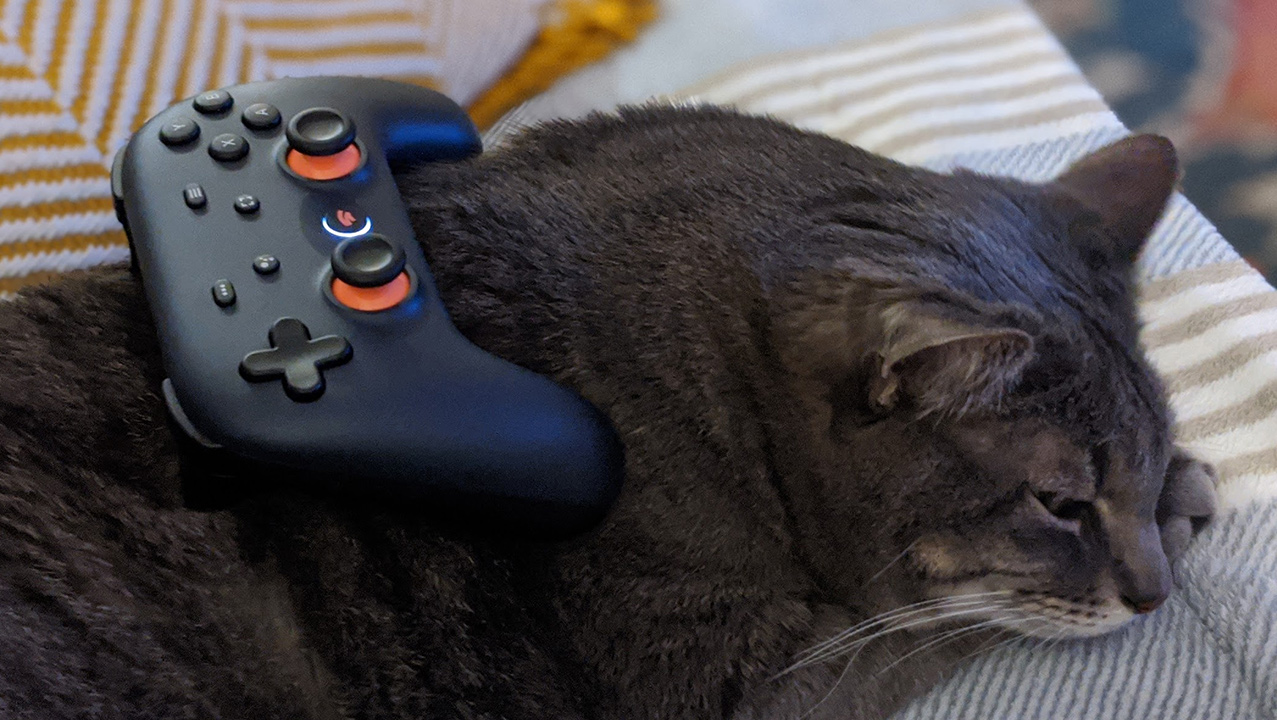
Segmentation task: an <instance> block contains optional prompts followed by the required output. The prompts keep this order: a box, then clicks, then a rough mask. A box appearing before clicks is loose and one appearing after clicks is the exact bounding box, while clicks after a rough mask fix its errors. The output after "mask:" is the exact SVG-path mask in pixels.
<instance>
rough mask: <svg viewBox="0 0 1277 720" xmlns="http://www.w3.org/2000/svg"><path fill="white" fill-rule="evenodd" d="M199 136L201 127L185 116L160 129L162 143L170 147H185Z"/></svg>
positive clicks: (167, 123)
mask: <svg viewBox="0 0 1277 720" xmlns="http://www.w3.org/2000/svg"><path fill="white" fill-rule="evenodd" d="M199 136H200V126H199V125H198V124H196V122H195V121H194V120H192V119H190V118H188V117H186V116H185V115H178V116H177V117H175V118H173V119H172V120H169V121H168V122H166V123H164V126H163V127H161V128H160V142H162V143H164V144H165V145H168V146H169V147H177V146H178V145H185V144H187V143H189V142H192V141H194V140H195V138H197V137H199Z"/></svg>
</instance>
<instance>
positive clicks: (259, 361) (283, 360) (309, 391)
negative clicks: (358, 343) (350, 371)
mask: <svg viewBox="0 0 1277 720" xmlns="http://www.w3.org/2000/svg"><path fill="white" fill-rule="evenodd" d="M267 337H268V339H269V340H270V346H271V349H270V350H255V351H253V352H251V353H249V354H247V355H245V356H244V359H243V360H241V361H240V363H239V373H240V375H242V376H243V377H244V379H245V380H248V381H250V382H262V381H265V380H273V379H275V378H283V380H284V392H285V393H287V394H288V397H290V398H292V399H293V400H296V401H298V402H307V401H310V400H315V399H317V398H319V396H320V395H322V394H323V392H324V374H323V372H321V370H323V369H325V368H330V367H333V366H336V365H340V364H342V363H344V362H346V361H347V360H350V356H351V355H352V350H351V348H350V343H349V342H347V341H346V339H345V338H342V337H338V336H336V335H325V336H324V337H321V338H316V339H314V340H311V339H310V330H309V329H307V328H306V326H305V325H304V324H303V323H302V321H300V320H298V319H296V318H280V319H279V320H276V321H275V325H274V326H272V327H271V329H270V334H269V335H268V336H267Z"/></svg>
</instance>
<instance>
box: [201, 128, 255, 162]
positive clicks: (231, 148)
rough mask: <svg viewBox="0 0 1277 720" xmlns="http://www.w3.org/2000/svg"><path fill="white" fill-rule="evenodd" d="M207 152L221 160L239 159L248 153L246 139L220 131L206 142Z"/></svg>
mask: <svg viewBox="0 0 1277 720" xmlns="http://www.w3.org/2000/svg"><path fill="white" fill-rule="evenodd" d="M208 154H209V155H212V156H213V159H214V160H218V161H221V162H232V161H234V160H239V159H240V158H242V157H244V156H245V155H247V154H248V141H247V140H245V139H244V138H243V136H241V135H235V134H233V133H222V134H221V135H218V136H217V137H215V138H213V141H212V142H210V143H209V144H208Z"/></svg>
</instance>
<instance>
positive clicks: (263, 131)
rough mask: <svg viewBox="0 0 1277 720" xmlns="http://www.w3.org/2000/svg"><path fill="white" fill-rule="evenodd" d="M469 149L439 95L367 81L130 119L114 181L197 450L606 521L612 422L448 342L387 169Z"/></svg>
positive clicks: (245, 89) (467, 501)
mask: <svg viewBox="0 0 1277 720" xmlns="http://www.w3.org/2000/svg"><path fill="white" fill-rule="evenodd" d="M480 150H481V144H480V140H479V136H478V133H477V132H476V130H475V127H474V125H473V124H472V123H471V122H470V119H469V118H468V117H467V116H466V114H465V113H464V112H463V111H462V110H461V108H459V107H458V106H457V105H456V104H455V103H453V102H452V101H451V100H449V99H448V98H447V97H445V96H443V95H440V94H439V93H437V92H433V91H431V90H427V89H424V88H420V87H416V86H412V85H406V84H402V83H396V82H391V81H386V80H376V79H369V78H336V77H328V78H288V79H282V80H274V81H268V82H258V83H251V84H246V85H239V86H236V87H230V88H226V89H222V90H211V91H208V92H205V93H202V94H200V95H197V96H195V97H194V98H191V99H189V100H186V101H183V102H181V103H178V104H177V105H175V106H173V107H171V108H169V109H168V110H165V111H164V112H162V113H160V114H159V115H157V116H156V117H154V118H152V119H151V120H150V121H149V122H148V123H147V124H146V125H144V126H143V127H142V128H141V129H140V130H138V132H137V133H135V134H134V136H133V137H132V139H131V140H130V141H129V143H128V145H126V146H125V147H124V148H123V149H121V151H120V152H119V154H118V155H117V156H116V158H115V164H114V167H113V169H112V173H111V184H112V190H113V194H114V196H115V207H116V212H117V215H118V216H119V218H120V221H121V222H122V223H123V224H124V226H125V229H126V231H127V233H128V236H129V242H130V246H131V247H132V250H133V258H134V265H135V267H136V269H137V270H138V271H139V272H140V274H141V276H142V280H143V285H144V287H145V290H146V295H147V300H148V302H149V304H150V308H151V313H152V316H153V317H154V319H155V325H156V328H157V331H158V333H159V339H160V347H161V350H162V354H163V360H164V367H165V370H166V372H167V374H168V379H167V380H165V381H164V383H163V393H164V397H165V399H166V400H167V403H168V408H169V412H170V416H171V418H172V420H173V421H174V423H175V424H176V425H178V426H179V427H180V428H181V429H182V431H183V434H184V435H186V436H187V437H188V438H189V440H188V442H189V441H190V440H193V441H194V442H195V443H198V447H199V448H203V449H205V451H213V455H215V456H218V457H221V458H224V459H228V460H229V461H232V462H234V463H235V464H236V466H237V467H240V468H242V467H252V468H256V469H263V470H266V471H267V472H265V473H259V474H261V475H272V474H274V475H278V474H281V473H283V474H286V475H288V476H290V477H294V478H301V479H302V481H303V482H304V481H307V479H308V478H314V479H315V481H316V482H317V483H319V482H322V483H324V484H326V485H332V484H334V483H336V484H337V485H339V486H341V487H344V488H346V489H351V490H355V491H367V492H370V493H372V494H374V495H377V496H381V497H385V498H390V499H394V500H403V501H414V502H416V501H422V502H423V503H424V505H427V506H433V507H434V508H435V509H441V510H443V511H444V512H445V513H448V512H452V511H453V510H463V511H468V516H474V515H476V514H477V515H478V516H479V517H480V518H489V519H492V520H495V521H497V522H498V523H500V524H502V525H503V526H508V525H510V524H513V525H516V526H521V527H528V528H535V529H538V530H546V531H550V532H570V531H574V530H577V529H582V528H584V527H587V526H589V525H590V524H592V523H593V522H595V521H597V520H598V519H599V518H601V517H602V516H603V514H604V513H605V512H606V510H607V508H608V507H609V506H610V505H611V503H612V500H613V499H614V498H615V496H616V494H617V492H618V490H619V488H620V483H621V478H622V474H623V466H624V462H623V453H622V448H621V444H620V441H619V439H618V438H617V436H616V433H615V431H614V429H613V428H612V426H611V424H610V423H609V421H608V420H607V418H606V417H605V416H604V415H603V414H602V413H600V412H599V411H598V410H597V409H595V408H594V407H593V406H592V405H590V404H589V403H587V402H586V401H585V400H583V399H582V398H581V397H579V396H578V395H576V394H575V393H573V392H571V391H569V390H567V389H565V388H563V387H561V386H559V385H557V384H555V383H554V382H552V381H550V380H549V379H548V378H545V377H542V376H540V375H537V374H535V373H532V372H530V371H528V370H525V369H523V368H520V367H518V366H516V365H513V364H510V363H508V362H505V361H503V360H500V359H498V358H496V357H494V356H492V355H489V354H488V353H486V352H484V351H482V350H480V349H479V348H477V347H475V346H474V345H472V344H471V343H469V342H468V341H467V340H466V339H465V338H464V337H462V336H461V334H460V333H458V332H457V330H456V329H455V328H454V327H453V325H452V323H451V321H450V320H449V318H448V315H447V312H446V311H445V309H444V306H443V303H442V301H441V300H440V297H439V294H438V292H437V291H436V289H435V285H434V282H433V280H432V279H431V275H430V269H429V268H428V267H427V265H426V261H425V257H424V255H423V254H422V251H421V248H420V246H419V245H418V244H417V240H416V238H415V237H414V235H413V229H412V225H411V224H410V223H409V220H408V215H407V213H406V211H405V210H404V206H403V204H402V202H401V200H400V196H399V192H398V190H397V188H396V187H395V183H394V179H393V178H392V176H391V171H390V163H391V162H394V163H406V162H426V161H436V160H459V159H463V158H466V157H469V156H472V155H474V154H476V153H478V152H479V151H480ZM228 477H229V474H228Z"/></svg>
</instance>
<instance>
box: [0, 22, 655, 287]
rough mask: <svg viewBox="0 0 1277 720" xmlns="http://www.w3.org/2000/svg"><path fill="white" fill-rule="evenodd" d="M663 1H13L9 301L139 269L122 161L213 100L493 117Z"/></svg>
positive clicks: (0, 111) (630, 33)
mask: <svg viewBox="0 0 1277 720" xmlns="http://www.w3.org/2000/svg"><path fill="white" fill-rule="evenodd" d="M653 14H654V10H653V0H339V1H335V2H314V3H298V2H294V1H289V0H257V1H255V2H233V1H232V0H25V1H24V0H15V1H14V2H7V3H0V298H2V297H4V296H6V295H8V294H11V293H12V292H13V291H15V290H17V289H18V288H19V287H21V286H23V285H26V284H29V283H32V282H37V281H39V280H43V279H47V278H49V277H52V276H53V275H55V274H56V273H58V272H64V271H67V270H74V269H77V268H83V267H89V266H92V265H98V264H102V263H109V262H120V261H123V260H125V259H127V256H128V248H127V246H126V242H125V239H124V233H123V232H122V231H121V229H120V225H119V223H118V222H117V221H116V219H115V214H114V212H113V210H112V205H111V194H110V181H109V179H108V178H109V171H110V165H111V160H112V158H113V156H114V154H115V151H116V150H117V149H118V148H119V147H120V146H121V145H123V144H124V142H125V141H126V140H127V139H128V137H129V134H130V133H132V132H133V131H134V130H135V129H136V128H137V127H138V126H140V125H141V124H142V123H143V122H145V121H146V120H147V119H149V118H150V117H151V116H152V115H154V114H155V113H157V112H159V111H160V110H163V109H164V108H166V107H168V106H169V105H170V104H172V103H173V102H175V101H177V100H178V99H179V98H183V97H189V96H191V95H194V94H196V93H198V92H200V91H202V90H206V89H209V88H214V87H220V86H225V85H233V84H237V83H244V82H249V81H252V80H262V79H269V78H278V77H284V76H289V75H293V76H302V75H372V76H380V77H390V78H395V79H399V80H404V81H408V82H415V83H420V84H424V85H427V86H430V87H434V88H438V89H440V90H442V91H443V92H445V93H446V94H448V95H449V96H451V97H452V98H453V99H455V100H456V101H457V102H459V103H461V104H462V105H465V106H467V107H468V108H470V109H471V111H472V112H473V113H474V114H475V116H476V118H477V120H478V121H480V122H484V121H487V120H490V119H492V118H494V117H495V116H496V115H498V114H499V113H501V112H503V111H504V110H505V109H507V108H508V107H510V106H511V105H513V104H514V103H516V102H518V101H520V100H522V99H524V98H526V97H527V96H528V95H531V94H532V93H534V92H536V91H538V90H541V89H543V88H544V87H545V86H546V85H548V84H549V83H550V82H552V81H553V80H554V79H555V78H557V77H558V76H560V75H562V74H563V73H564V72H567V71H569V70H572V69H574V68H576V67H579V66H581V65H582V64H585V63H588V62H591V61H593V60H596V59H597V58H599V57H602V56H603V55H604V54H606V53H607V52H609V51H611V50H612V49H614V48H615V47H617V46H618V45H619V44H621V43H623V42H625V41H628V40H630V39H632V38H633V37H634V35H635V34H636V33H637V30H638V28H639V27H640V26H642V25H643V24H644V23H646V22H647V21H648V20H650V19H651V18H652V16H653Z"/></svg>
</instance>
